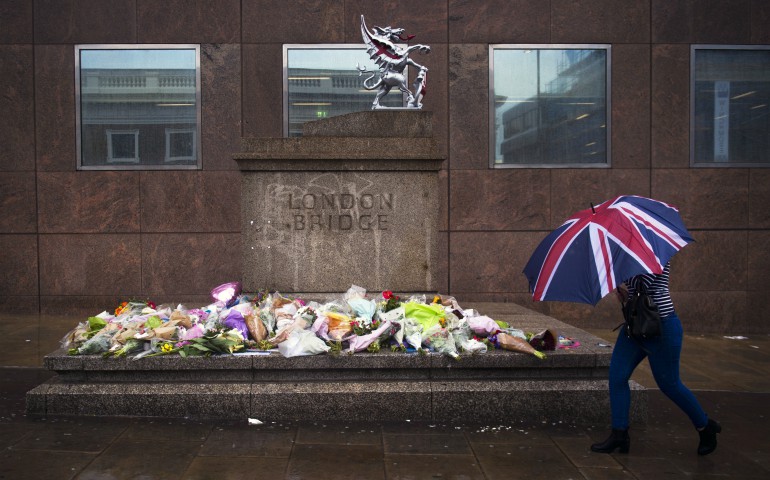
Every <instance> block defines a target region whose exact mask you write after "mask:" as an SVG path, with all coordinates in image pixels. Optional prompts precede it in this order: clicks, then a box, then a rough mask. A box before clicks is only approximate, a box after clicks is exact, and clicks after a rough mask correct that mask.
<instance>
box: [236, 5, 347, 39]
mask: <svg viewBox="0 0 770 480" xmlns="http://www.w3.org/2000/svg"><path fill="white" fill-rule="evenodd" d="M242 3H243V5H242V7H241V8H242V16H243V19H242V25H243V27H242V28H243V33H242V37H243V38H242V41H243V42H244V43H264V44H267V43H276V44H282V43H342V42H343V41H344V40H345V28H344V25H345V24H344V19H345V16H344V13H345V5H344V2H343V1H342V0H335V1H331V2H328V1H325V2H322V1H318V0H299V1H293V2H291V3H282V2H274V1H271V0H250V1H244V2H242ZM359 40H360V35H359ZM279 46H280V45H279Z"/></svg>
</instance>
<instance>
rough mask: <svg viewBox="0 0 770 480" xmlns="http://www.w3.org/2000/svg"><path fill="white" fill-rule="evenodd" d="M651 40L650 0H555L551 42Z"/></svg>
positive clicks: (553, 3)
mask: <svg viewBox="0 0 770 480" xmlns="http://www.w3.org/2000/svg"><path fill="white" fill-rule="evenodd" d="M649 41H650V5H649V1H648V0H630V1H626V2H617V1H615V0H578V1H575V0H552V1H551V42H552V43H644V42H649Z"/></svg>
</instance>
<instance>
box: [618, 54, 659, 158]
mask: <svg viewBox="0 0 770 480" xmlns="http://www.w3.org/2000/svg"><path fill="white" fill-rule="evenodd" d="M611 55H612V120H611V121H612V159H611V162H612V166H613V168H649V166H650V128H649V125H650V46H649V45H623V44H618V45H613V46H612V54H611Z"/></svg>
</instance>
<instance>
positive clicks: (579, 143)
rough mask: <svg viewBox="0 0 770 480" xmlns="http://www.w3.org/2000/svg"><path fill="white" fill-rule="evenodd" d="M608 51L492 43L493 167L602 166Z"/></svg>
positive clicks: (605, 158) (604, 48) (605, 151)
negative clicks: (493, 44)
mask: <svg viewBox="0 0 770 480" xmlns="http://www.w3.org/2000/svg"><path fill="white" fill-rule="evenodd" d="M609 53H610V49H609V46H607V45H599V46H595V45H591V46H571V47H566V46H521V45H496V46H492V47H491V50H490V70H491V75H490V123H491V125H490V150H491V152H490V153H491V155H490V156H491V162H490V164H491V166H492V167H505V166H527V167H551V166H553V167H558V166H570V167H572V166H599V167H604V166H608V165H609V161H610V158H609Z"/></svg>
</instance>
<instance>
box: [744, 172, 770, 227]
mask: <svg viewBox="0 0 770 480" xmlns="http://www.w3.org/2000/svg"><path fill="white" fill-rule="evenodd" d="M749 227H750V228H770V170H768V169H760V168H753V169H751V170H749Z"/></svg>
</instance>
